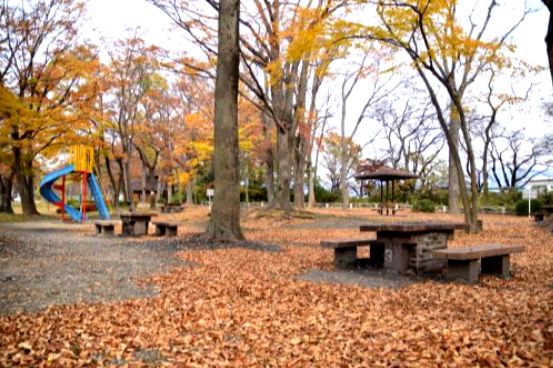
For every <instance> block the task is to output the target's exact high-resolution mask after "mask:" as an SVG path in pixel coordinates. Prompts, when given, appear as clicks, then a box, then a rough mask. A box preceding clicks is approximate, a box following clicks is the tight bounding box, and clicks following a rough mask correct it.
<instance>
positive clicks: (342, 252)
mask: <svg viewBox="0 0 553 368" xmlns="http://www.w3.org/2000/svg"><path fill="white" fill-rule="evenodd" d="M361 246H370V258H369V262H370V263H371V264H373V265H375V266H382V265H383V264H384V243H383V242H381V241H378V240H374V239H340V240H322V241H321V247H323V248H327V249H334V267H335V268H340V269H345V268H351V267H354V266H355V265H356V263H357V262H358V261H359V259H358V258H357V247H361Z"/></svg>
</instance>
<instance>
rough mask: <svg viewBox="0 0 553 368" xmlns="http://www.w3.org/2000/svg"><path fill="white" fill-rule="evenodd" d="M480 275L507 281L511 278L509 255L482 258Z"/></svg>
mask: <svg viewBox="0 0 553 368" xmlns="http://www.w3.org/2000/svg"><path fill="white" fill-rule="evenodd" d="M482 273H491V274H495V275H498V276H499V277H501V278H503V279H508V278H509V277H510V276H511V261H510V259H509V255H508V254H507V255H503V256H496V257H486V258H482Z"/></svg>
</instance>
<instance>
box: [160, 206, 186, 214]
mask: <svg viewBox="0 0 553 368" xmlns="http://www.w3.org/2000/svg"><path fill="white" fill-rule="evenodd" d="M182 211H184V205H182V204H166V205H163V206H161V212H162V213H177V212H182Z"/></svg>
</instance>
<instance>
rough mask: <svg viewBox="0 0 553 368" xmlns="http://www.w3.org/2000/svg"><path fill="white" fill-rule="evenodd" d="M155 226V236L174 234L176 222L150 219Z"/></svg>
mask: <svg viewBox="0 0 553 368" xmlns="http://www.w3.org/2000/svg"><path fill="white" fill-rule="evenodd" d="M152 224H154V225H155V227H156V235H157V236H176V235H177V228H178V226H179V225H178V224H176V223H174V222H166V221H152Z"/></svg>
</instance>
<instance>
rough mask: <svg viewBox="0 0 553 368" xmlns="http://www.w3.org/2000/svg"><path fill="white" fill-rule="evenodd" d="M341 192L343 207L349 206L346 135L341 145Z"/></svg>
mask: <svg viewBox="0 0 553 368" xmlns="http://www.w3.org/2000/svg"><path fill="white" fill-rule="evenodd" d="M340 193H341V195H342V209H343V210H345V209H347V208H348V207H349V188H348V152H347V145H346V143H345V137H344V136H342V143H341V147H340Z"/></svg>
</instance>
